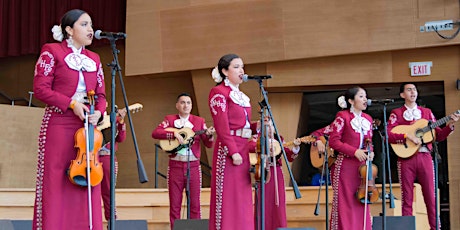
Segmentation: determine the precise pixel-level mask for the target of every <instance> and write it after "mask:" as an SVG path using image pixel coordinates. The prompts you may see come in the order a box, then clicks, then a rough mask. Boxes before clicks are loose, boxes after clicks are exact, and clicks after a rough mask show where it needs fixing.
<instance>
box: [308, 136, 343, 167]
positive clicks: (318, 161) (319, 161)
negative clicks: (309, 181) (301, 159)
mask: <svg viewBox="0 0 460 230" xmlns="http://www.w3.org/2000/svg"><path fill="white" fill-rule="evenodd" d="M319 140H320V141H321V142H323V144H324V145H325V147H326V152H327V162H328V166H329V167H331V166H332V164H334V162H335V160H336V158H337V156H336V155H335V153H334V149H332V148H331V147H329V144H328V145H327V146H326V138H325V137H323V136H321V137H319ZM315 141H316V140H315ZM324 156H325V153H322V152H319V151H318V148H317V147H316V146H314V145H312V146H310V160H311V164H312V165H313V167H315V168H321V167H323V162H324Z"/></svg>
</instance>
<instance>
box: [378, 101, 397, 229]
mask: <svg viewBox="0 0 460 230" xmlns="http://www.w3.org/2000/svg"><path fill="white" fill-rule="evenodd" d="M386 106H387V102H385V103H383V131H384V135H383V136H382V134H381V133H380V132H379V135H380V138H381V139H382V153H384V154H385V156H384V157H382V165H383V172H382V230H386V216H387V214H386V170H388V174H389V177H388V180H389V185H390V192H389V197H390V208H395V201H394V196H393V185H392V182H391V165H390V147H389V145H388V129H387V127H388V123H387V108H386ZM386 162H388V165H387V163H386ZM387 167H388V168H387Z"/></svg>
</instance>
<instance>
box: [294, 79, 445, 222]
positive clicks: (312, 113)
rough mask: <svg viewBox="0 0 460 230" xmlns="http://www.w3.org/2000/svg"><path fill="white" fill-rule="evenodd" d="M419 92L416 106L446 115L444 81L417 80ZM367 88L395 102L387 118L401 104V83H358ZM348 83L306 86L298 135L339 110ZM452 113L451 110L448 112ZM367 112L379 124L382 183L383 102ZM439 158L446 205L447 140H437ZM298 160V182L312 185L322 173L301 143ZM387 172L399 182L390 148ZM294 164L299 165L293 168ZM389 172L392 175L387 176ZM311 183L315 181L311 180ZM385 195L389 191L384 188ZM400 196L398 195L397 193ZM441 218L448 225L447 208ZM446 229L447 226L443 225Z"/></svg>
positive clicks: (376, 149) (377, 153) (369, 93)
mask: <svg viewBox="0 0 460 230" xmlns="http://www.w3.org/2000/svg"><path fill="white" fill-rule="evenodd" d="M416 85H417V88H418V92H419V96H418V101H417V103H418V105H421V106H425V107H427V108H430V109H431V110H432V111H433V114H434V115H435V117H436V118H438V119H440V118H442V117H444V116H446V111H445V99H444V83H443V82H420V83H417V84H416ZM360 86H361V87H363V88H365V89H366V90H367V96H368V98H372V99H376V98H378V99H382V98H390V99H394V103H390V104H388V105H387V106H386V109H385V111H386V119H387V120H388V117H389V115H390V113H391V111H392V110H393V109H395V108H398V107H401V106H402V105H403V104H404V100H403V99H401V98H400V97H399V86H400V83H385V84H367V85H360ZM349 87H351V85H346V86H343V85H341V86H330V87H323V88H322V89H321V90H318V89H305V90H304V91H303V92H304V95H303V99H302V109H301V115H300V117H301V118H300V121H299V130H298V136H306V135H309V134H310V133H311V132H313V131H315V130H317V129H320V128H322V127H325V126H326V125H329V124H330V123H331V122H332V121H333V120H334V118H335V114H336V113H337V112H338V111H339V107H338V106H337V98H338V96H339V95H341V94H342V93H343V92H344V91H345V90H346V89H347V88H349ZM449 112H451V111H449ZM366 113H368V114H370V115H371V116H372V117H373V118H374V119H378V120H380V121H382V122H381V125H380V126H379V127H378V129H377V130H375V131H374V138H373V144H374V152H375V158H374V162H373V163H374V164H376V165H377V166H378V168H379V172H378V178H377V179H376V183H379V184H381V183H382V175H383V174H382V173H383V172H382V171H383V166H382V157H383V154H382V138H381V135H383V134H384V129H383V121H384V106H383V105H372V106H369V107H368V109H367V111H366ZM438 149H439V153H440V156H441V160H440V162H439V165H438V166H439V167H438V173H439V188H440V194H439V197H440V202H441V207H443V206H444V207H445V206H446V205H447V207H448V203H449V187H448V168H447V166H448V164H447V162H448V159H447V144H446V141H443V142H440V143H439V145H438ZM301 151H302V152H303V153H302V154H300V156H302V157H299V159H298V160H297V161H295V162H294V164H293V168H294V169H297V170H300V172H297V173H295V174H296V175H300V176H298V178H296V180H297V182H298V184H299V185H301V186H306V185H312V177H313V176H314V175H315V174H318V173H320V172H321V170H319V169H317V168H314V167H313V166H312V164H311V161H310V157H309V152H310V146H309V145H307V146H302V147H301ZM389 155H390V166H391V167H390V171H391V173H389V172H388V170H387V171H386V183H389V181H390V179H391V182H392V183H399V181H398V173H397V168H396V161H397V156H396V155H395V154H394V152H393V150H392V149H391V147H390V154H389ZM296 165H298V166H297V167H296ZM390 175H391V177H390ZM313 184H314V183H313ZM387 194H388V191H387ZM397 196H399V194H398V195H397ZM440 214H441V221H442V226H443V227H448V226H449V225H450V223H449V213H448V208H447V209H445V210H444V211H443V209H442V208H441V211H440ZM446 229H448V228H446Z"/></svg>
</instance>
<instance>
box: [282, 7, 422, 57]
mask: <svg viewBox="0 0 460 230" xmlns="http://www.w3.org/2000/svg"><path fill="white" fill-rule="evenodd" d="M412 3H413V1H398V0H391V1H332V2H331V1H329V2H326V3H325V2H323V1H288V2H286V3H285V4H283V9H284V14H283V17H284V24H285V31H284V34H285V41H286V57H285V58H286V59H297V58H305V57H320V56H330V55H340V54H351V53H361V52H369V51H382V50H391V49H398V48H408V47H413V46H414V44H415V40H414V39H415V37H414V31H413V29H412V28H413V15H412V12H413V4H412Z"/></svg>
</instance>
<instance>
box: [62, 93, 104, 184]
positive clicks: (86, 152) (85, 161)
mask: <svg viewBox="0 0 460 230" xmlns="http://www.w3.org/2000/svg"><path fill="white" fill-rule="evenodd" d="M94 94H95V93H94V91H90V92H88V100H89V105H90V114H94ZM87 115H88V114H86V119H85V126H84V127H83V128H80V129H78V130H77V131H76V132H75V135H74V139H75V148H76V149H77V156H76V158H75V160H72V161H71V163H70V166H69V169H68V170H67V175H68V177H69V179H70V181H71V182H72V183H73V184H76V185H80V186H88V184H90V185H91V186H96V185H98V184H99V183H101V181H102V177H103V171H102V163H100V162H99V159H98V157H97V152H98V151H99V149H100V148H101V147H102V142H103V135H102V132H101V131H99V130H98V129H96V128H95V127H94V125H93V124H91V123H89V121H88V116H87ZM86 137H88V138H86ZM88 174H89V178H88ZM88 181H89V182H88Z"/></svg>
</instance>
